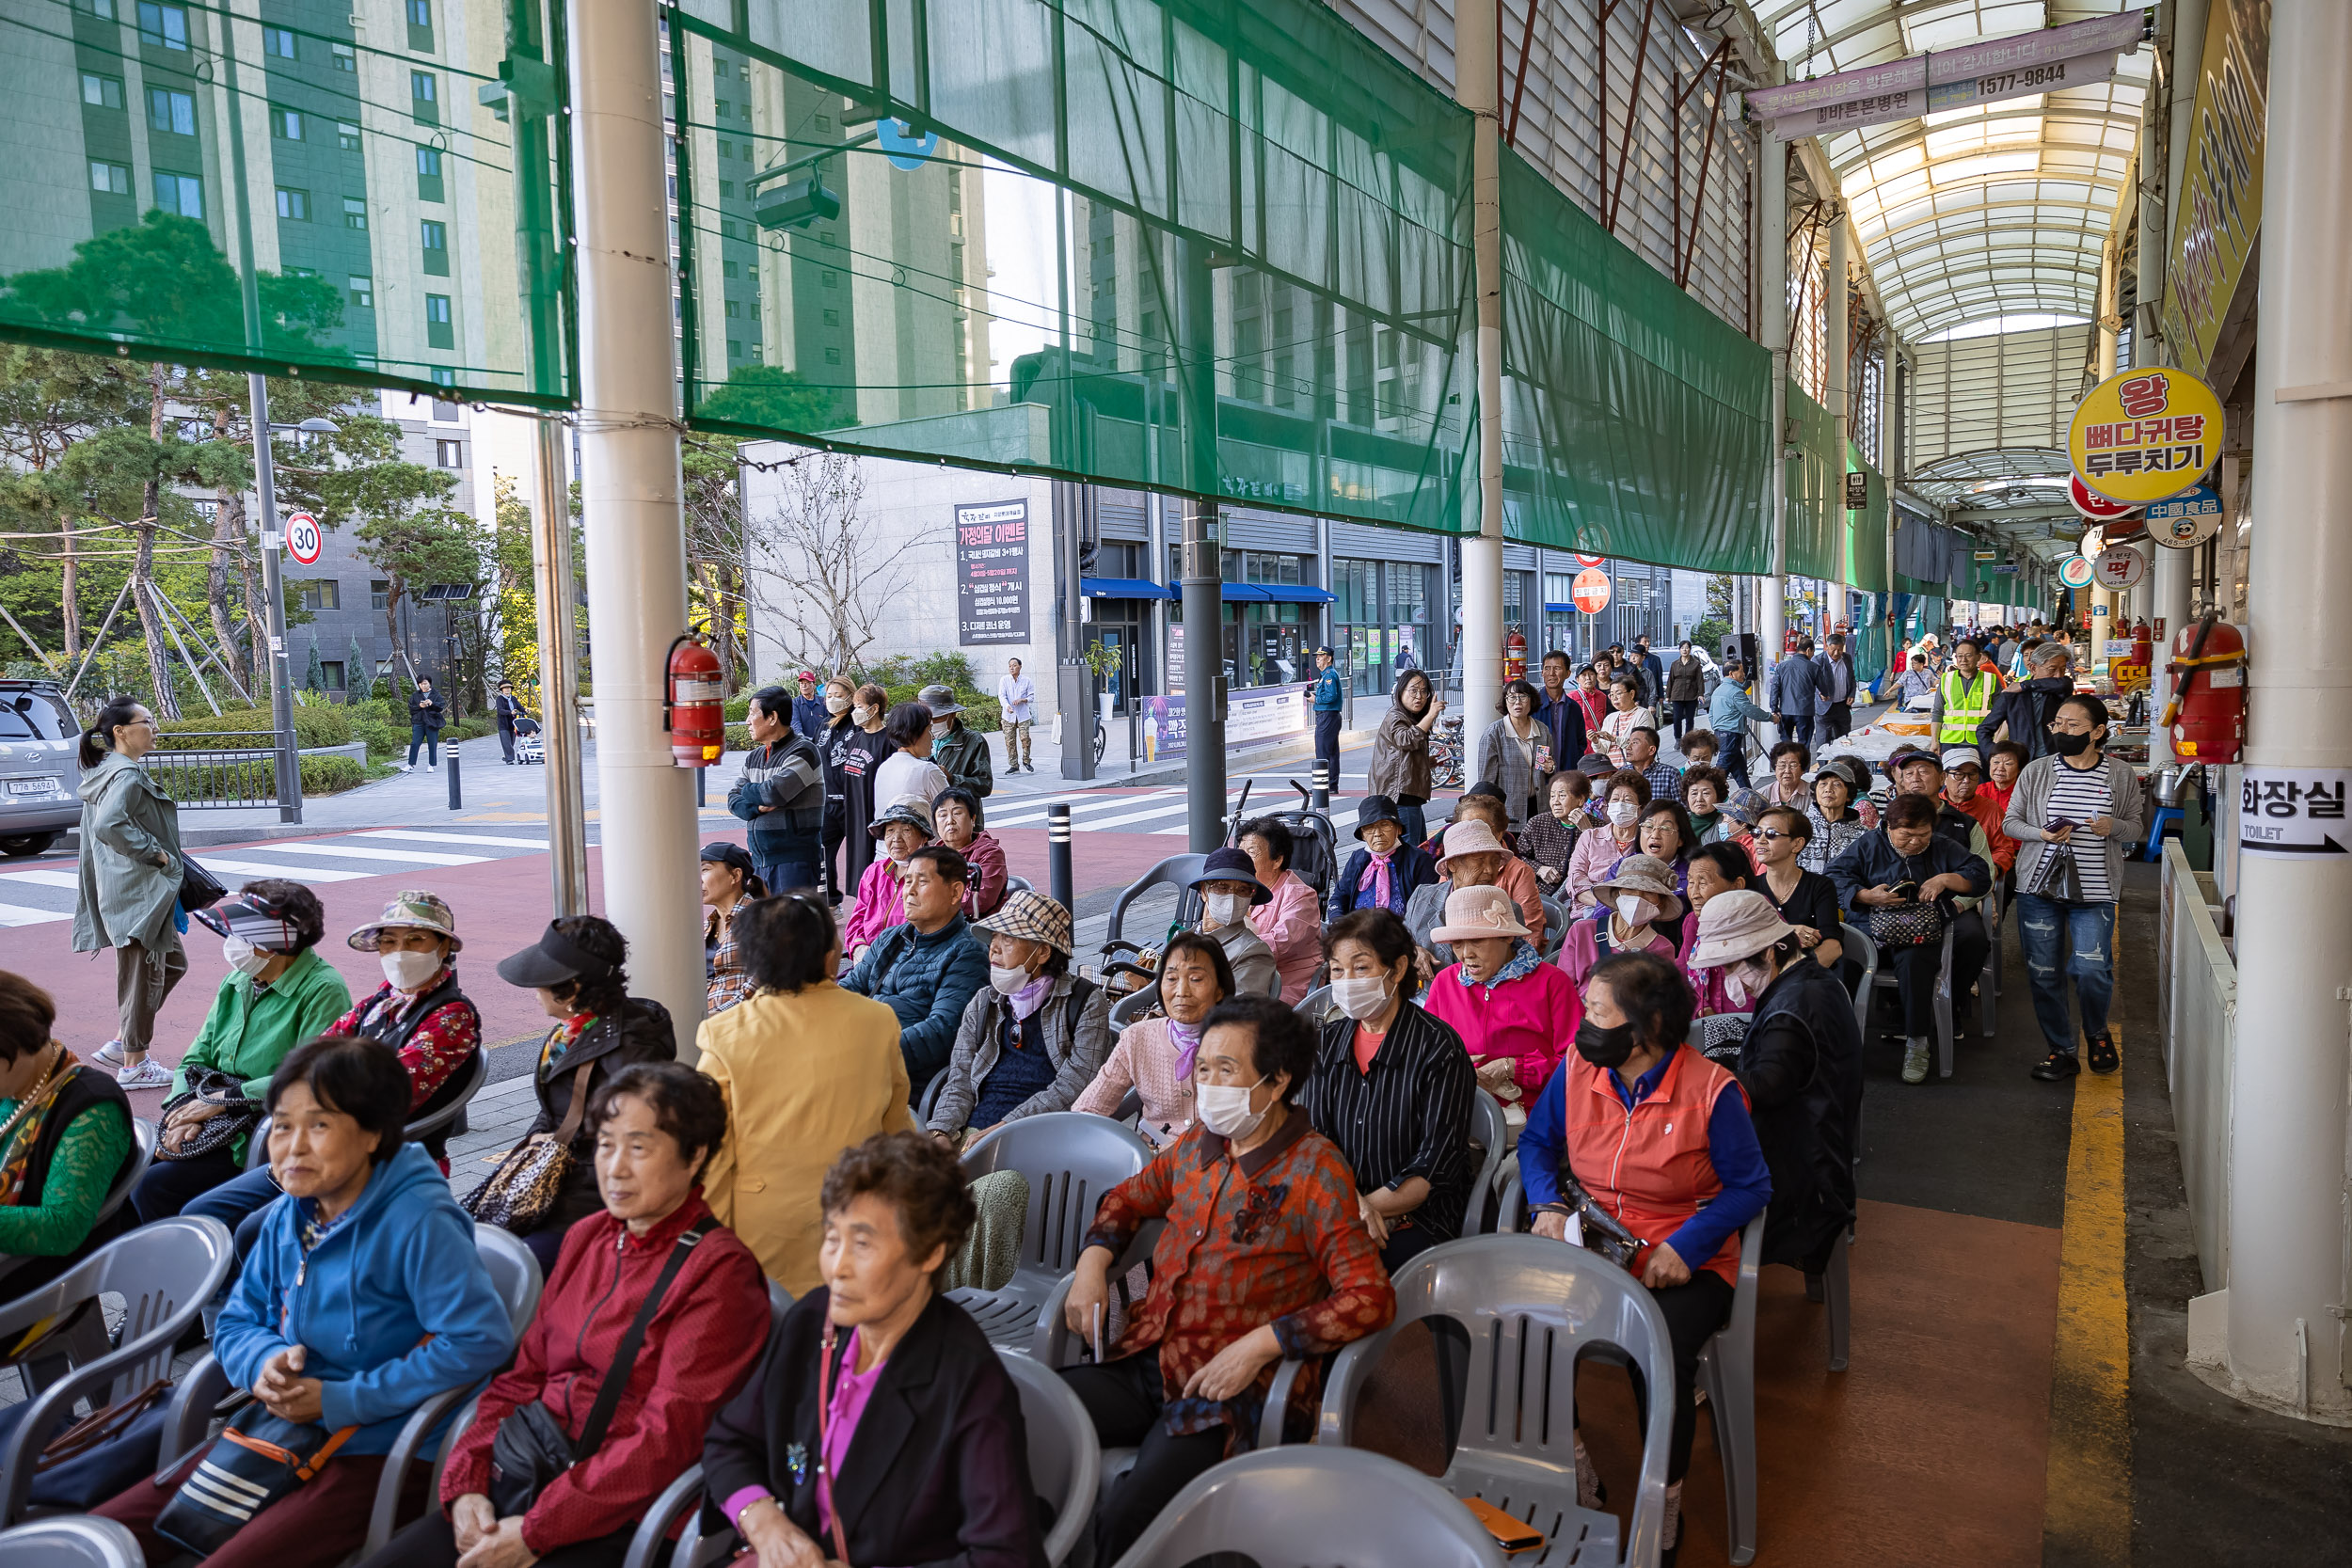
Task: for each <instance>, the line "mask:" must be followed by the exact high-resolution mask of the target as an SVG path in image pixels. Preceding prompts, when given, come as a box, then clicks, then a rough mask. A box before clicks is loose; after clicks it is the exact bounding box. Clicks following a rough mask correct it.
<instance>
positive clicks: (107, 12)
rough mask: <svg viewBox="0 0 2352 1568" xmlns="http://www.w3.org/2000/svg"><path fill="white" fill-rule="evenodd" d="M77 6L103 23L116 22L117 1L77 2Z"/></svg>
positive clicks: (81, 0)
mask: <svg viewBox="0 0 2352 1568" xmlns="http://www.w3.org/2000/svg"><path fill="white" fill-rule="evenodd" d="M75 5H76V7H77V8H79V9H81V10H85V11H87V12H89V14H90V15H92V16H94V17H96V18H98V20H100V21H101V22H112V21H114V20H115V0H75Z"/></svg>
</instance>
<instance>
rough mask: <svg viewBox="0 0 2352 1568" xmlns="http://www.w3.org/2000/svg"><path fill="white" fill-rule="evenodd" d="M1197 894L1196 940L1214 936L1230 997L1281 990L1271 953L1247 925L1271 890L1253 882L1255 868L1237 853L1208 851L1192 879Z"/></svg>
mask: <svg viewBox="0 0 2352 1568" xmlns="http://www.w3.org/2000/svg"><path fill="white" fill-rule="evenodd" d="M1192 886H1193V891H1195V892H1196V893H1198V894H1200V911H1201V912H1200V934H1201V935H1202V936H1205V937H1214V938H1215V939H1216V944H1217V945H1218V946H1219V947H1222V948H1224V949H1225V961H1226V962H1227V963H1229V964H1231V965H1232V969H1233V986H1234V990H1235V993H1236V994H1237V995H1241V996H1275V995H1279V994H1280V991H1281V974H1280V971H1279V966H1278V965H1277V964H1276V963H1275V961H1274V949H1273V948H1271V947H1268V946H1267V945H1266V944H1265V939H1264V938H1263V937H1262V936H1260V935H1258V933H1257V931H1256V929H1255V928H1254V927H1251V926H1250V924H1249V911H1251V910H1252V909H1254V908H1256V907H1257V906H1258V905H1261V904H1271V903H1273V902H1274V893H1273V890H1272V889H1270V888H1268V887H1267V886H1266V885H1265V884H1264V883H1263V882H1262V881H1260V880H1258V868H1257V867H1256V865H1254V864H1253V863H1251V862H1250V859H1249V856H1248V854H1247V853H1245V852H1244V851H1242V850H1239V849H1235V848H1232V847H1227V848H1223V849H1212V850H1210V851H1209V855H1208V859H1207V860H1206V861H1205V862H1203V863H1202V864H1201V867H1200V876H1198V877H1195V878H1194V879H1192Z"/></svg>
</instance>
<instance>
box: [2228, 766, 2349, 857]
mask: <svg viewBox="0 0 2352 1568" xmlns="http://www.w3.org/2000/svg"><path fill="white" fill-rule="evenodd" d="M2347 783H2352V768H2247V770H2246V773H2245V776H2244V777H2243V778H2242V779H2241V780H2240V781H2239V782H2238V808H2237V809H2238V826H2237V847H2238V848H2239V850H2240V851H2241V852H2243V853H2245V854H2249V855H2285V856H2291V857H2296V858H2306V859H2308V858H2313V857H2319V856H2326V855H2342V854H2345V853H2352V826H2348V825H2347V824H2346V822H2345V819H2344V800H2345V796H2344V785H2345V784H2347Z"/></svg>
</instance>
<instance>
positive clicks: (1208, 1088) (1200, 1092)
mask: <svg viewBox="0 0 2352 1568" xmlns="http://www.w3.org/2000/svg"><path fill="white" fill-rule="evenodd" d="M1341 983H1342V984H1345V982H1344V981H1343V982H1341ZM1264 1082H1265V1080H1264V1079H1263V1078H1261V1079H1259V1080H1258V1084H1263V1083H1264ZM1258 1084H1202V1085H1200V1086H1199V1087H1197V1088H1195V1089H1194V1090H1193V1091H1192V1105H1193V1109H1194V1110H1195V1111H1196V1112H1198V1113H1199V1114H1200V1125H1201V1126H1203V1127H1205V1128H1207V1129H1208V1130H1209V1131H1210V1132H1215V1133H1216V1135H1217V1136H1219V1137H1221V1138H1246V1137H1248V1136H1249V1134H1250V1133H1252V1132H1256V1131H1257V1130H1258V1124H1259V1123H1260V1122H1262V1121H1263V1120H1265V1111H1253V1110H1251V1109H1250V1108H1249V1097H1250V1095H1251V1094H1252V1093H1254V1092H1255V1091H1256V1089H1257V1087H1258ZM1271 1109H1273V1107H1272V1106H1268V1107H1267V1110H1271Z"/></svg>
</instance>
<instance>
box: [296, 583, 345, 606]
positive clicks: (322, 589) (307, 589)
mask: <svg viewBox="0 0 2352 1568" xmlns="http://www.w3.org/2000/svg"><path fill="white" fill-rule="evenodd" d="M300 603H301V605H302V608H303V609H305V610H312V611H316V610H341V609H342V607H343V589H342V584H341V583H339V582H337V581H336V580H335V579H334V578H315V579H313V580H311V581H310V582H306V583H304V584H303V585H302V597H301V600H300Z"/></svg>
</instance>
